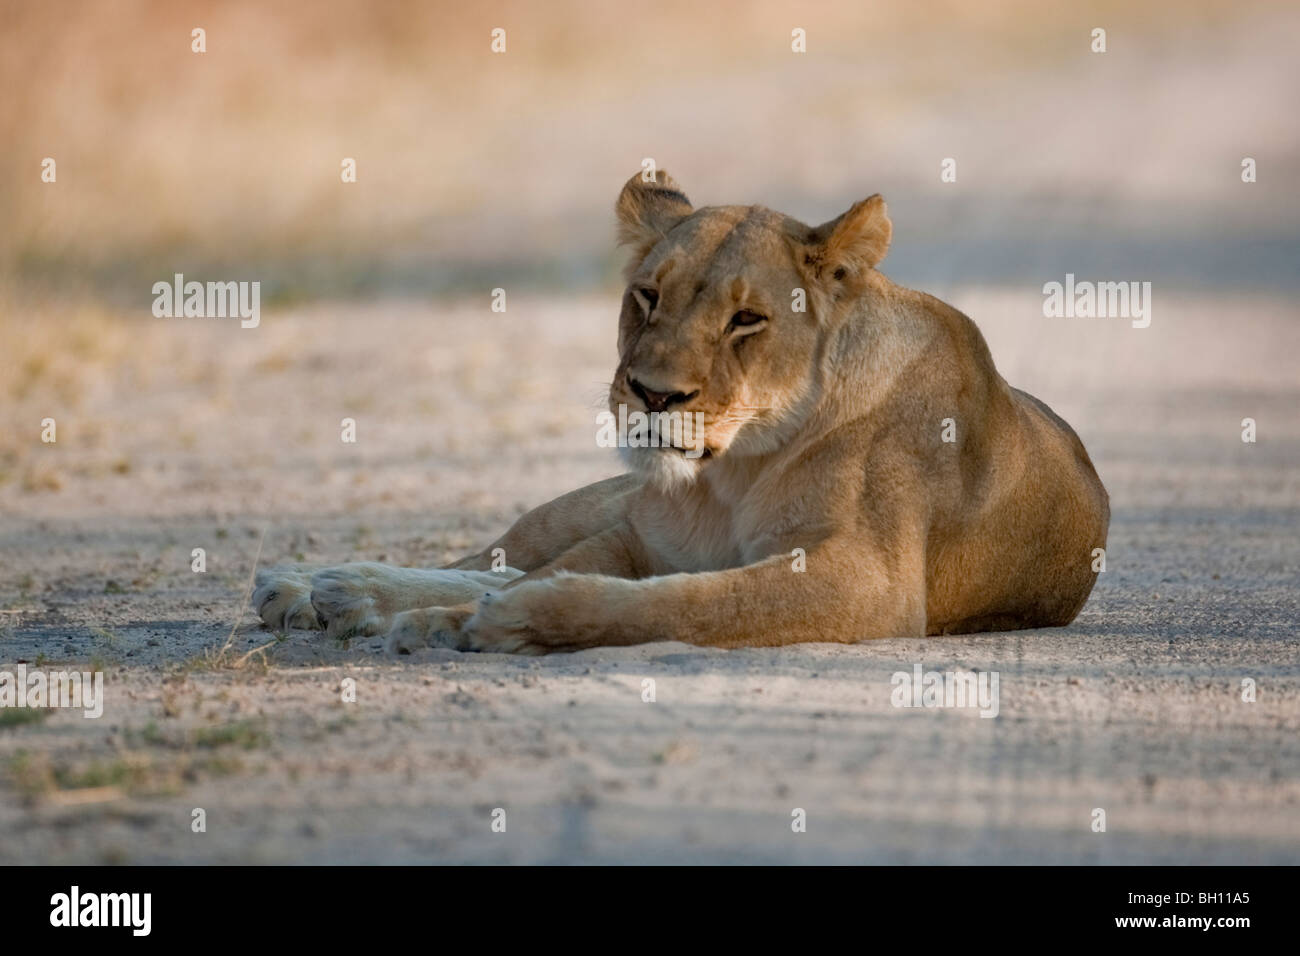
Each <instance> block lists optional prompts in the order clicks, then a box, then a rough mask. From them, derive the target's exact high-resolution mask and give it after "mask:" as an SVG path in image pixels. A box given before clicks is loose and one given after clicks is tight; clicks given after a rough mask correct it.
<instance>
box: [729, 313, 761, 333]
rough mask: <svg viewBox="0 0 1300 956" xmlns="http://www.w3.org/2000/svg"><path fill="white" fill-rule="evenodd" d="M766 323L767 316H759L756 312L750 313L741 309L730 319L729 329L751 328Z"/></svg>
mask: <svg viewBox="0 0 1300 956" xmlns="http://www.w3.org/2000/svg"><path fill="white" fill-rule="evenodd" d="M766 321H767V316H765V315H759V314H758V313H757V312H751V311H749V309H742V310H741V311H739V312H737V313H736V314H735V315H733V316H732V317H731V328H733V329H744V328H752V327H753V326H756V325H762V324H763V323H764V322H766Z"/></svg>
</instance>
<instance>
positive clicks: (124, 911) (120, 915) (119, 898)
mask: <svg viewBox="0 0 1300 956" xmlns="http://www.w3.org/2000/svg"><path fill="white" fill-rule="evenodd" d="M50 906H51V907H52V909H51V910H50V925H51V926H69V927H71V926H129V927H130V928H131V931H132V935H134V936H148V935H149V930H150V928H151V924H152V922H153V920H152V910H153V894H152V893H86V894H85V895H82V893H81V888H80V887H77V886H74V887H73V888H72V892H70V893H55V894H54V895H53V896H51V897H50Z"/></svg>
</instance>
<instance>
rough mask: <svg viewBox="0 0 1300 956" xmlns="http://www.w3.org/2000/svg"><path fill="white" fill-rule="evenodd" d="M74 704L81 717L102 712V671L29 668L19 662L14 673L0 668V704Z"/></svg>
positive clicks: (7, 705) (67, 705) (53, 705)
mask: <svg viewBox="0 0 1300 956" xmlns="http://www.w3.org/2000/svg"><path fill="white" fill-rule="evenodd" d="M2 707H32V708H44V707H75V708H80V709H81V710H82V711H84V713H83V714H82V716H83V717H101V716H103V714H104V672H103V671H94V672H91V671H86V672H80V671H50V672H49V673H45V672H44V671H32V672H31V673H28V671H27V665H26V664H19V665H18V670H17V672H16V673H14V672H12V671H0V708H2Z"/></svg>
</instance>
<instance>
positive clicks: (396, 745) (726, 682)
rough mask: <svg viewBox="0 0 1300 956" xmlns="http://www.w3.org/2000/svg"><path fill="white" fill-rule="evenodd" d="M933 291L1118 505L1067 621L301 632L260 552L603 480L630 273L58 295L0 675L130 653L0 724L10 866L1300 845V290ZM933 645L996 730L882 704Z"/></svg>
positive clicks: (1273, 850)
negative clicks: (552, 646) (256, 612)
mask: <svg viewBox="0 0 1300 956" xmlns="http://www.w3.org/2000/svg"><path fill="white" fill-rule="evenodd" d="M932 291H935V292H937V293H939V294H941V295H943V296H944V297H945V298H947V299H948V300H949V301H951V302H953V303H954V304H955V305H957V306H958V307H959V308H962V309H963V310H964V311H966V312H967V313H968V314H970V315H971V316H972V317H973V318H975V319H976V321H977V322H979V323H980V325H981V327H982V328H983V329H984V331H985V334H986V336H987V337H988V339H989V342H990V345H991V347H992V349H993V353H994V356H995V358H996V359H997V360H998V362H999V366H1000V368H1001V369H1002V371H1003V373H1004V374H1005V375H1006V377H1007V378H1008V379H1009V380H1010V381H1011V382H1012V383H1013V384H1015V385H1018V386H1020V387H1024V388H1027V389H1028V390H1030V391H1032V392H1034V393H1035V394H1037V395H1039V396H1040V397H1041V398H1043V399H1044V400H1046V401H1047V402H1048V403H1049V404H1051V405H1052V406H1053V407H1055V408H1056V409H1057V410H1058V411H1059V412H1060V413H1061V414H1063V415H1064V416H1065V417H1066V418H1067V419H1068V420H1069V421H1071V423H1072V424H1074V425H1075V427H1076V429H1077V430H1078V431H1079V433H1080V434H1081V436H1082V437H1083V439H1084V441H1085V442H1086V443H1087V445H1088V447H1089V449H1090V451H1091V452H1092V455H1093V458H1094V460H1095V461H1096V463H1097V466H1098V469H1099V471H1100V473H1101V475H1102V477H1103V479H1104V480H1105V482H1106V484H1107V486H1108V488H1109V490H1110V493H1111V500H1112V506H1113V511H1114V519H1113V522H1112V527H1111V535H1110V542H1109V550H1108V556H1107V558H1108V560H1107V571H1106V573H1105V574H1103V575H1102V576H1101V578H1100V580H1099V583H1098V585H1097V587H1096V590H1095V591H1094V593H1093V597H1092V599H1091V600H1090V602H1089V603H1088V605H1087V607H1086V608H1085V609H1084V611H1083V612H1082V614H1081V615H1080V616H1079V618H1078V620H1077V621H1076V622H1075V623H1074V624H1073V625H1071V626H1070V627H1068V628H1065V629H1058V630H1045V631H1036V632H1018V633H1009V634H993V635H982V636H977V637H954V638H947V639H926V640H895V641H880V642H875V643H872V644H865V645H861V646H854V647H839V646H832V645H807V646H802V647H796V648H791V649H786V650H762V651H735V652H730V653H727V652H717V651H711V650H706V649H701V648H696V647H691V646H687V645H682V644H657V645H648V646H643V647H637V648H630V649H618V650H592V651H586V652H582V653H578V654H574V655H558V656H552V657H547V658H541V659H536V658H527V659H523V658H518V659H517V658H511V657H508V656H501V655H470V654H458V653H455V652H451V651H430V652H427V653H425V654H422V655H417V656H416V657H413V658H408V659H403V660H401V661H392V660H389V659H386V658H385V657H384V656H383V654H382V652H381V650H380V647H379V641H378V640H356V641H353V642H352V643H350V644H348V645H342V644H337V643H332V642H327V641H325V640H324V639H323V638H322V637H321V636H320V635H319V634H314V633H309V632H292V633H290V634H288V635H286V636H283V637H278V636H277V635H274V634H271V633H269V632H267V631H265V630H263V629H262V628H261V627H260V626H259V625H258V624H257V622H256V620H255V618H254V617H253V615H252V614H251V613H250V612H249V611H248V610H247V609H246V607H245V605H244V595H245V587H246V582H247V580H248V578H249V575H250V572H251V570H252V567H253V563H254V560H255V557H256V555H257V553H258V548H259V546H260V547H261V549H262V550H261V557H260V562H261V564H262V565H267V564H273V563H277V562H281V561H286V560H287V561H307V562H312V563H322V564H326V563H341V562H343V561H346V560H385V561H391V562H396V563H402V564H414V565H432V564H437V563H441V562H443V561H445V560H447V559H449V558H451V557H454V556H457V555H459V554H460V553H463V552H464V551H467V550H469V549H471V548H473V547H477V546H478V545H480V544H481V543H484V542H485V541H486V540H488V539H490V538H491V537H492V536H494V535H495V534H497V533H499V532H500V531H501V530H502V529H503V528H505V527H506V526H507V525H508V523H509V522H510V521H511V520H512V519H513V518H514V517H515V516H516V515H517V514H519V513H520V512H521V511H522V510H523V509H525V508H526V507H529V506H531V505H533V504H536V503H538V502H541V501H543V500H545V499H547V498H549V497H552V496H554V495H556V494H558V493H560V492H562V491H565V490H567V489H569V488H571V487H574V486H576V485H578V484H580V483H583V482H587V481H591V480H595V479H597V478H600V477H604V476H607V475H610V474H613V473H615V472H616V471H617V463H616V461H615V460H614V459H613V458H612V457H611V455H612V453H610V452H607V451H604V450H601V449H599V448H597V447H596V446H595V442H594V434H595V420H594V415H595V412H596V410H597V409H598V408H599V407H600V405H601V396H602V394H603V390H604V385H603V383H604V381H605V380H606V378H607V376H608V374H609V372H610V370H611V368H612V363H613V357H614V356H613V322H614V318H615V308H616V299H615V297H614V296H603V297H602V296H597V297H593V298H589V299H581V300H575V301H565V300H559V299H544V298H537V299H531V300H530V299H529V298H528V297H527V296H525V295H523V294H521V295H519V296H518V297H514V298H511V300H510V305H509V312H508V313H507V314H505V315H500V314H493V313H491V312H490V311H489V310H488V308H487V305H486V301H484V302H482V303H479V302H474V303H463V304H460V305H456V306H435V305H430V304H429V303H411V304H402V303H398V304H385V305H375V306H366V307H358V306H336V307H316V308H312V309H309V310H301V311H288V312H277V313H273V314H266V315H264V316H263V320H262V326H261V327H260V328H258V329H256V330H241V329H239V328H238V326H237V323H230V322H224V323H223V322H222V320H188V321H186V320H152V321H151V320H149V319H148V318H147V317H146V318H121V317H116V316H89V317H77V316H65V317H64V319H65V320H66V321H64V322H63V323H62V324H61V325H60V326H59V329H60V331H59V334H60V335H63V336H65V338H64V340H63V341H62V345H63V346H64V347H62V348H60V349H44V350H42V349H40V348H38V346H39V345H40V343H39V342H36V343H35V345H32V343H31V342H29V343H28V345H29V346H31V348H32V351H33V354H42V355H49V356H51V358H50V359H49V361H48V362H37V363H35V364H33V363H32V362H30V361H28V362H27V363H26V364H24V365H22V366H21V367H18V368H13V369H11V370H10V371H11V372H12V374H11V375H10V376H9V378H8V380H7V383H6V387H7V388H8V389H9V391H8V394H7V396H6V409H7V411H6V419H7V421H6V429H5V435H6V437H5V442H6V444H5V446H3V447H0V608H2V609H3V613H0V628H2V629H3V630H0V669H4V668H8V669H12V668H13V666H15V665H16V664H17V663H18V662H26V663H27V664H28V666H29V667H42V668H46V669H60V668H63V667H65V666H79V667H82V668H90V667H94V668H103V669H104V671H105V672H106V682H107V689H106V696H107V701H106V705H105V712H104V716H103V717H102V718H100V719H98V720H87V719H84V718H82V717H81V716H80V714H79V713H74V712H67V711H63V712H57V713H54V714H52V715H49V716H46V717H45V718H44V719H37V720H34V721H31V722H26V721H22V720H20V719H18V718H12V717H8V716H5V718H4V720H3V721H0V772H2V773H3V783H2V784H0V830H2V831H3V832H4V833H5V835H6V839H5V840H3V841H0V862H4V863H14V862H23V863H36V862H59V863H75V862H106V863H113V862H130V863H147V862H171V863H202V862H264V863H278V862H313V863H317V862H319V863H323V862H554V863H573V862H620V863H634V862H688V861H700V862H703V861H709V862H744V861H757V862H774V863H784V862H814V861H816V862H831V861H833V862H845V863H849V862H909V863H922V862H924V863H1030V862H1049V863H1147V862H1160V863H1296V862H1300V742H1298V741H1297V731H1298V730H1300V654H1297V650H1298V648H1300V641H1298V640H1297V610H1298V609H1297V604H1298V603H1300V602H1298V600H1297V594H1298V593H1300V592H1298V588H1297V581H1298V578H1300V543H1298V538H1297V534H1296V531H1297V518H1298V517H1300V470H1298V469H1297V465H1300V418H1298V417H1297V414H1296V410H1297V408H1300V401H1298V399H1300V381H1298V377H1297V374H1296V371H1295V355H1296V354H1297V350H1298V348H1300V326H1297V323H1296V322H1295V316H1294V310H1293V309H1291V308H1289V307H1288V306H1286V305H1285V304H1283V303H1280V302H1275V301H1272V300H1269V299H1266V298H1251V297H1249V296H1241V295H1235V296H1233V297H1231V298H1215V297H1214V296H1212V295H1207V294H1202V293H1198V292H1185V293H1182V294H1178V293H1174V292H1172V291H1167V292H1162V293H1160V294H1161V295H1162V298H1160V299H1158V300H1157V306H1156V311H1155V314H1154V319H1153V322H1152V325H1151V327H1150V328H1148V329H1133V328H1131V327H1129V326H1128V324H1127V322H1125V321H1124V320H1116V319H1092V320H1088V319H1075V320H1064V319H1060V320H1053V319H1045V318H1043V317H1042V313H1041V297H1040V296H1039V295H1038V294H1037V293H1036V290H1033V289H1030V290H1029V291H1028V292H1026V291H1025V290H1023V289H1021V290H1016V291H1005V290H998V289H971V288H951V289H933V290H932ZM40 328H41V326H40V324H39V323H33V324H32V328H31V329H30V330H29V331H28V332H27V333H26V334H28V335H29V336H39V335H40V334H42V333H41V332H40ZM78 330H81V331H78ZM78 336H82V337H83V338H84V340H85V341H84V342H82V344H81V345H80V346H79V345H78V342H80V341H82V340H81V339H79V338H78ZM19 346H21V343H19ZM14 347H15V346H14V345H13V342H12V340H11V344H10V348H11V355H10V358H12V357H13V352H12V349H13V348H14ZM47 416H49V417H53V418H55V419H56V421H57V422H58V441H57V442H56V443H55V444H42V443H41V442H40V439H39V433H40V424H39V423H40V421H41V419H42V418H45V417H47ZM344 417H352V418H355V419H356V421H357V432H358V441H357V442H356V443H355V444H345V443H343V442H342V441H340V437H339V434H340V420H341V419H342V418H344ZM1246 417H1251V418H1254V419H1255V420H1256V421H1257V423H1258V429H1259V440H1258V442H1257V443H1254V444H1245V443H1243V442H1242V441H1241V440H1240V433H1241V420H1242V419H1243V418H1246ZM194 548H204V549H205V551H206V554H207V571H206V572H204V573H195V572H193V571H192V570H191V551H192V549H194ZM234 625H238V627H237V630H235V631H234V632H233V636H232V626H234ZM918 663H920V664H922V665H923V666H924V668H925V669H927V670H930V669H933V670H941V671H946V670H955V669H975V670H978V671H995V672H997V673H998V674H999V675H1000V711H999V714H998V716H997V717H996V718H994V719H981V718H979V717H978V716H976V715H975V714H974V713H972V712H970V711H957V710H944V709H911V710H908V709H898V708H895V707H893V706H892V705H891V702H890V694H891V689H892V688H891V683H890V678H891V675H892V674H893V673H894V672H896V671H908V672H910V671H911V669H912V667H913V666H914V665H915V664H918ZM347 678H351V679H352V680H354V681H355V682H356V689H357V701H356V703H344V702H342V700H341V694H340V688H341V686H342V684H343V682H344V681H345V679H347ZM646 678H653V680H654V681H655V700H654V701H653V702H646V701H644V700H643V698H642V687H643V683H642V682H643V680H645V679H646ZM1244 678H1250V679H1252V680H1254V681H1255V683H1256V687H1257V700H1256V701H1255V702H1253V703H1247V702H1243V701H1242V699H1241V685H1242V681H1243V679H1244ZM195 808H202V809H203V810H204V811H205V812H206V822H207V828H206V832H204V833H195V832H192V830H191V818H192V812H193V811H194V809H195ZM497 808H501V809H504V810H505V812H506V820H507V826H506V831H505V832H504V833H500V832H494V831H493V829H492V819H493V811H494V810H495V809H497ZM795 808H801V809H803V810H804V811H806V814H807V830H806V832H802V833H796V832H793V831H792V827H791V820H792V811H794V810H795ZM1096 808H1101V809H1104V810H1105V812H1106V830H1105V832H1104V833H1098V832H1094V831H1093V829H1092V823H1093V819H1094V814H1093V811H1094V809H1096Z"/></svg>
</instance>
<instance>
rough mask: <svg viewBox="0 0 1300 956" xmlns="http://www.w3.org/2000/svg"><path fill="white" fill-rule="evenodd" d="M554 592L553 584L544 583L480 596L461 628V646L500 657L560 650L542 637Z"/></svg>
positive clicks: (524, 585) (522, 585) (550, 582)
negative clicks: (501, 655)
mask: <svg viewBox="0 0 1300 956" xmlns="http://www.w3.org/2000/svg"><path fill="white" fill-rule="evenodd" d="M553 590H554V582H553V581H546V582H538V583H536V584H520V585H518V586H516V587H513V588H510V589H508V590H505V591H498V592H495V593H491V594H485V595H483V597H481V598H479V602H478V605H477V607H476V608H475V610H474V614H473V616H472V617H470V618H469V620H467V621H466V622H465V623H464V625H463V626H462V628H461V635H462V637H461V643H462V645H463V646H464V648H465V649H466V650H473V651H494V652H496V653H499V654H545V653H547V652H549V651H551V650H557V649H559V648H558V647H555V646H552V641H550V640H547V639H545V638H544V636H543V634H542V629H544V628H545V627H546V622H547V604H548V600H547V599H548V597H549V596H550V594H551V592H552V591H553Z"/></svg>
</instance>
